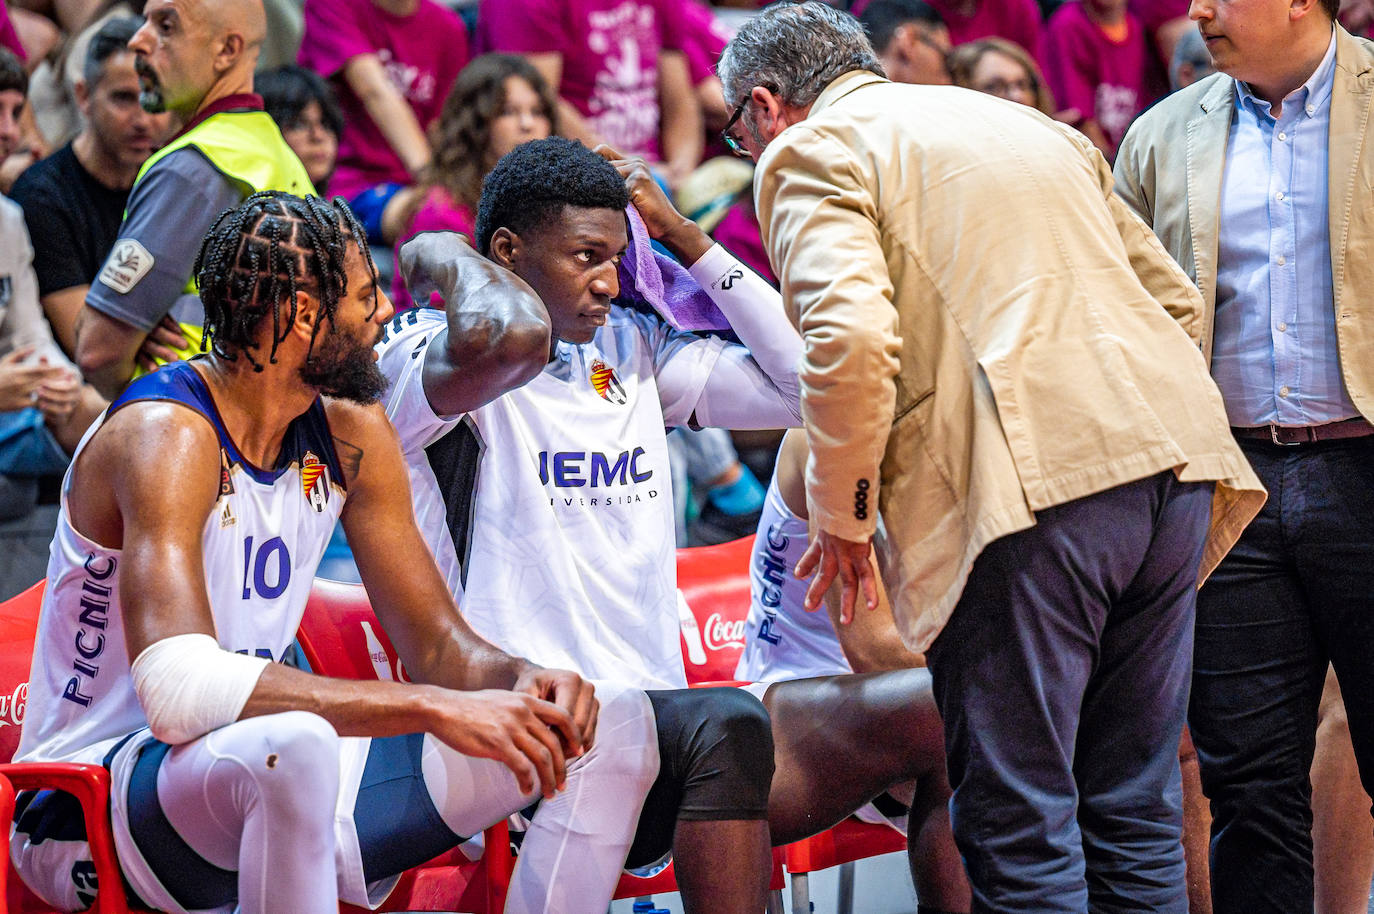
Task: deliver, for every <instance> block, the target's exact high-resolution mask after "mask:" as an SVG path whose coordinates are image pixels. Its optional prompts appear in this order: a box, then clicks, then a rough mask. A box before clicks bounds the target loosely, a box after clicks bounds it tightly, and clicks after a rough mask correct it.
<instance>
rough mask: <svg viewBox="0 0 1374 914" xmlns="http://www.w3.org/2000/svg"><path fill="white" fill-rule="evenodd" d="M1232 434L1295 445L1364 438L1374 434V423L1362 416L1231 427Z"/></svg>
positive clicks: (1254, 439)
mask: <svg viewBox="0 0 1374 914" xmlns="http://www.w3.org/2000/svg"><path fill="white" fill-rule="evenodd" d="M1231 434H1233V435H1235V436H1236V437H1237V438H1246V439H1250V440H1253V441H1268V442H1269V443H1270V444H1279V445H1295V444H1313V443H1314V442H1317V441H1338V440H1340V439H1342V438H1363V437H1365V436H1366V435H1374V425H1370V424H1369V422H1368V421H1367V420H1365V419H1364V418H1362V417H1360V416H1356V417H1355V418H1354V419H1343V420H1341V421H1340V422H1328V423H1327V424H1325V425H1303V426H1297V427H1290V426H1285V425H1261V426H1258V427H1255V428H1237V427H1235V426H1232V427H1231Z"/></svg>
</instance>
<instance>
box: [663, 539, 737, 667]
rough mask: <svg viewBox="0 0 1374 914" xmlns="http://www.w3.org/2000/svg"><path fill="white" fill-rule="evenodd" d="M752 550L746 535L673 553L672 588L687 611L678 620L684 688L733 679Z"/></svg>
mask: <svg viewBox="0 0 1374 914" xmlns="http://www.w3.org/2000/svg"><path fill="white" fill-rule="evenodd" d="M753 548H754V538H753V537H752V536H746V537H744V538H743V539H737V540H732V541H730V542H728V543H721V544H719V545H716V546H691V547H688V548H686V549H679V550H678V551H677V586H678V590H680V591H682V597H683V600H684V601H685V603H686V606H687V608H688V609H689V610H690V612H689V613H687V614H682V617H681V622H682V625H681V633H682V665H683V668H684V669H685V670H686V672H687V682H688V684H689V685H702V684H704V683H707V682H731V681H733V680H734V678H735V666H736V665H737V664H738V663H739V658H740V654H742V653H743V652H744V620H745V619H746V618H748V616H749V558H750V555H751V553H752V552H753ZM680 609H681V607H680V606H679V610H680Z"/></svg>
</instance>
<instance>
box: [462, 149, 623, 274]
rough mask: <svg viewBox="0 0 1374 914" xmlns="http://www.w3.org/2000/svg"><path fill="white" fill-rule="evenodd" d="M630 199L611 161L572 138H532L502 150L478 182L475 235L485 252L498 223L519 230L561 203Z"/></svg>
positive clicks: (615, 205) (546, 219)
mask: <svg viewBox="0 0 1374 914" xmlns="http://www.w3.org/2000/svg"><path fill="white" fill-rule="evenodd" d="M629 205H630V192H629V191H628V190H626V189H625V179H624V178H622V177H621V176H620V172H618V171H616V170H615V167H614V166H612V165H611V163H610V162H607V161H606V160H605V159H603V158H601V156H599V155H597V154H596V153H594V152H592V151H591V150H590V149H588V148H587V147H586V146H583V145H582V144H581V143H578V142H576V141H575V140H567V139H563V138H562V137H556V136H554V137H549V138H548V139H546V140H532V141H531V142H528V143H523V144H521V145H519V146H517V147H515V148H514V149H512V150H511V151H510V152H508V153H506V154H505V155H504V156H502V157H501V161H499V162H497V163H496V167H495V168H493V169H492V170H491V174H489V175H487V179H486V180H485V181H483V182H482V202H481V203H480V204H479V205H478V208H477V237H476V239H474V240H475V241H476V242H477V250H478V251H480V252H481V253H482V254H484V255H486V254H490V253H491V236H492V235H494V234H496V230H497V229H498V228H503V227H504V228H507V229H510V230H511V231H512V232H515V233H516V234H517V235H522V234H524V233H525V232H528V231H530V230H531V229H540V228H543V227H545V226H547V225H548V224H549V223H550V222H552V221H553V220H554V219H556V218H558V217H559V216H560V215H562V212H563V207H565V206H580V207H586V208H588V209H614V210H623V209H624V208H625V207H627V206H629Z"/></svg>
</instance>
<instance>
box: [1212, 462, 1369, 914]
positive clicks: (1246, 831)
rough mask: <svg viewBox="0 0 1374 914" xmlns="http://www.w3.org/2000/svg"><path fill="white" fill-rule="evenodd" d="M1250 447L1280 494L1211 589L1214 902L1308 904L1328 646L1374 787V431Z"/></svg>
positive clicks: (1240, 908) (1260, 913)
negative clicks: (1313, 774)
mask: <svg viewBox="0 0 1374 914" xmlns="http://www.w3.org/2000/svg"><path fill="white" fill-rule="evenodd" d="M1241 447H1242V448H1243V449H1244V451H1245V455H1246V457H1248V458H1249V460H1250V464H1251V465H1252V466H1253V467H1254V468H1255V472H1256V473H1258V474H1259V477H1260V479H1261V480H1262V481H1263V482H1264V485H1265V488H1267V489H1268V490H1269V500H1268V502H1266V503H1265V505H1264V508H1263V510H1262V511H1261V512H1260V514H1259V516H1258V517H1257V518H1255V520H1254V521H1253V522H1252V523H1251V524H1250V526H1249V527H1248V528H1246V530H1245V533H1244V535H1243V536H1242V537H1241V539H1240V542H1239V543H1237V544H1236V546H1235V548H1234V549H1232V551H1231V553H1230V554H1229V555H1228V556H1227V557H1226V558H1225V560H1223V561H1222V563H1221V565H1220V566H1219V567H1218V568H1217V570H1216V571H1215V572H1214V573H1213V574H1212V576H1211V578H1210V579H1209V580H1208V581H1207V584H1206V585H1205V586H1204V587H1203V588H1202V592H1201V593H1200V594H1199V595H1198V609H1197V649H1196V654H1195V659H1194V673H1193V697H1192V702H1191V707H1190V708H1189V723H1190V724H1191V725H1192V730H1193V743H1194V744H1195V745H1196V746H1197V753H1198V762H1199V764H1200V765H1201V768H1202V787H1203V792H1204V793H1206V794H1207V796H1208V798H1209V799H1210V800H1211V802H1212V815H1213V822H1212V898H1213V905H1214V908H1213V909H1214V910H1215V911H1216V912H1217V914H1233V912H1241V914H1265V912H1274V914H1302V912H1304V911H1311V910H1312V808H1311V795H1312V785H1311V782H1310V781H1309V779H1308V772H1309V770H1310V769H1311V767H1312V753H1313V749H1314V746H1315V744H1316V729H1317V705H1318V702H1319V700H1320V698H1321V692H1322V683H1323V681H1324V679H1325V676H1326V666H1327V662H1328V660H1329V661H1330V663H1331V664H1333V665H1334V666H1335V669H1336V676H1337V678H1338V679H1339V680H1340V683H1341V691H1342V693H1343V694H1344V696H1345V703H1346V710H1347V714H1348V717H1349V719H1350V734H1351V737H1352V739H1353V741H1354V744H1355V757H1356V759H1357V760H1358V761H1359V765H1360V775H1361V778H1362V779H1363V781H1364V786H1365V790H1367V791H1371V790H1374V437H1369V438H1359V439H1353V440H1346V441H1331V442H1320V443H1316V444H1304V445H1298V446H1294V447H1291V448H1289V447H1283V446H1280V445H1273V444H1269V443H1267V442H1256V441H1249V440H1242V441H1241ZM1337 864H1338V865H1339V862H1338V861H1337Z"/></svg>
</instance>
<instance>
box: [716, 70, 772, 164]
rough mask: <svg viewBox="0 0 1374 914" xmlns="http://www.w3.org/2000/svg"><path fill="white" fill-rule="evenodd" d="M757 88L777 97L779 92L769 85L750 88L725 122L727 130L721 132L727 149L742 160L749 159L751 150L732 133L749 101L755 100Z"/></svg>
mask: <svg viewBox="0 0 1374 914" xmlns="http://www.w3.org/2000/svg"><path fill="white" fill-rule="evenodd" d="M755 88H760V89H767V90H768V91H769V92H772V93H773V94H775V95H776V94H777V91H778V90H777V87H776V86H773V85H771V84H768V83H764V84H762V85H759V86H750V87H749V91H748V92H746V93H744V98H741V99H740V100H739V104H738V105H736V106H735V112H734V114H731V115H730V120H728V121H726V122H725V129H724V130H722V131H721V132H720V138H721V139H722V140H724V141H725V148H726V149H729V150H730V151H731V152H733V153H734V154H735V155H737V156H739V157H740V158H742V159H747V158H749V150H747V149H745V148H744V144H743V143H741V142H740V141H739V139H737V138H736V137H735V135H734V134H733V133H732V132H731V131H732V130H734V128H735V124H736V123H738V122H739V119H740V118H741V117H742V116H743V115H744V109H745V108H746V107H748V106H749V101H750V99H751V98H753V95H754V89H755Z"/></svg>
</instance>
